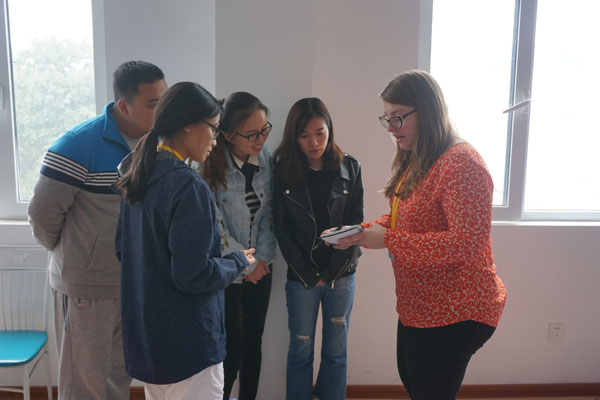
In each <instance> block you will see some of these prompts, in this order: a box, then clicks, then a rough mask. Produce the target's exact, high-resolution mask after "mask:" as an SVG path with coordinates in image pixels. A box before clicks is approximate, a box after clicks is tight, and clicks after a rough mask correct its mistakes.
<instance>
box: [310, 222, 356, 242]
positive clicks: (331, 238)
mask: <svg viewBox="0 0 600 400" xmlns="http://www.w3.org/2000/svg"><path fill="white" fill-rule="evenodd" d="M364 230H365V229H364V228H363V227H362V226H361V225H352V226H346V227H343V228H340V229H337V230H335V231H333V232H328V233H324V234H321V239H323V240H324V241H325V242H327V243H332V244H336V243H337V242H338V239H341V238H344V237H346V236H352V235H355V234H357V233H360V232H362V231H364Z"/></svg>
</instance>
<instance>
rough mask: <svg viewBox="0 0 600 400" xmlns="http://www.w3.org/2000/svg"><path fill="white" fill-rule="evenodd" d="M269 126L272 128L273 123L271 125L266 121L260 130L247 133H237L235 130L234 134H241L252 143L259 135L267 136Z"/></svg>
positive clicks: (269, 131) (269, 130) (269, 129)
mask: <svg viewBox="0 0 600 400" xmlns="http://www.w3.org/2000/svg"><path fill="white" fill-rule="evenodd" d="M271 128H273V125H271V123H270V122H268V121H267V124H266V125H265V127H264V128H262V129H261V130H260V131H257V132H251V133H249V134H247V135H242V134H241V133H237V132H236V133H235V134H236V135H238V136H241V137H243V138H245V139H246V140H248V141H249V142H250V143H254V142H256V141H257V140H258V138H259V137H261V136H262V137H264V138H265V139H266V138H267V136H269V133H271Z"/></svg>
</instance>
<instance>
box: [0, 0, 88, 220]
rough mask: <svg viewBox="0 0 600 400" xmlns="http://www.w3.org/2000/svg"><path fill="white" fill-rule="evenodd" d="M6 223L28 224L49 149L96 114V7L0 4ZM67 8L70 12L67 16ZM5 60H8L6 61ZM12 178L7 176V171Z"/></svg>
mask: <svg viewBox="0 0 600 400" xmlns="http://www.w3.org/2000/svg"><path fill="white" fill-rule="evenodd" d="M0 7H2V9H1V10H0V11H1V13H0V18H1V21H0V24H1V26H2V27H6V29H2V32H1V33H0V51H1V52H2V54H3V57H2V60H3V61H4V60H6V62H3V63H2V64H3V65H1V66H0V101H1V104H0V128H1V132H2V133H0V135H1V137H2V139H3V142H4V143H10V144H11V145H7V146H3V147H4V148H3V149H2V150H0V157H2V159H3V160H4V161H3V162H2V163H3V164H2V167H4V168H3V171H14V174H9V175H10V176H9V178H10V179H8V182H7V180H6V179H4V185H6V188H7V189H8V190H5V188H4V187H3V193H2V197H1V198H0V206H1V207H2V211H1V212H0V217H3V218H22V217H23V216H25V214H26V213H25V207H26V203H27V201H28V200H29V198H30V197H31V194H32V192H33V186H34V184H35V182H36V180H37V177H38V174H39V170H40V166H41V162H42V159H43V157H44V154H45V151H46V149H47V148H48V146H49V145H50V144H52V142H54V140H56V138H57V137H58V136H60V135H61V134H62V133H64V132H65V131H67V130H68V129H69V128H71V127H73V126H75V125H76V124H78V123H80V122H82V121H84V120H86V119H88V118H90V117H92V116H93V115H95V114H96V104H95V103H96V102H95V91H94V85H95V82H94V52H93V29H92V4H91V1H82V0H57V1H52V2H48V1H46V0H0ZM65 10H68V12H66V11H65ZM4 55H6V58H5V57H4ZM5 173H6V172H5Z"/></svg>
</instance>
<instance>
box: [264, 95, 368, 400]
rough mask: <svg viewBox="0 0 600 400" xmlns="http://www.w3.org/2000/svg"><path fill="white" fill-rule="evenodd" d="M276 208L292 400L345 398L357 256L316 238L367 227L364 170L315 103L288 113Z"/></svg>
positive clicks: (302, 104)
mask: <svg viewBox="0 0 600 400" xmlns="http://www.w3.org/2000/svg"><path fill="white" fill-rule="evenodd" d="M273 158H274V159H275V179H274V195H273V209H274V212H273V214H274V219H275V232H276V234H277V240H278V242H279V248H280V249H281V254H283V257H284V258H285V261H286V262H287V264H288V272H287V279H288V280H287V283H286V285H285V293H286V304H287V309H288V326H289V330H290V346H289V351H288V358H287V381H286V382H287V388H286V399H287V400H310V399H312V398H313V395H315V396H317V397H318V398H319V399H323V400H343V399H345V398H346V361H347V354H346V348H347V338H348V326H349V323H350V311H351V310H352V303H353V299H354V272H355V271H356V265H357V262H358V257H359V255H360V249H359V247H358V246H351V247H349V248H347V249H345V250H341V251H339V250H334V249H333V248H332V247H329V246H325V245H324V242H323V241H322V240H320V239H319V234H320V233H321V232H323V231H324V230H325V229H328V228H329V227H332V226H342V225H354V224H358V223H360V222H362V220H363V185H362V178H361V169H360V164H359V163H358V161H356V159H355V158H353V157H352V156H350V155H348V154H346V153H343V152H342V151H341V150H340V148H339V147H338V146H337V145H336V144H335V141H334V139H333V125H332V123H331V116H330V115H329V111H328V110H327V107H326V106H325V104H323V102H322V101H321V100H319V99H317V98H314V97H312V98H305V99H301V100H299V101H297V102H296V103H295V104H294V105H293V106H292V108H291V110H290V112H289V114H288V117H287V121H286V124H285V129H284V132H283V140H282V141H281V144H280V145H279V147H278V148H277V150H275V153H274V154H273ZM319 306H320V307H321V308H322V313H323V341H322V345H321V365H320V367H319V373H318V376H317V382H316V384H315V386H314V392H313V355H314V338H315V326H316V321H317V315H318V313H319Z"/></svg>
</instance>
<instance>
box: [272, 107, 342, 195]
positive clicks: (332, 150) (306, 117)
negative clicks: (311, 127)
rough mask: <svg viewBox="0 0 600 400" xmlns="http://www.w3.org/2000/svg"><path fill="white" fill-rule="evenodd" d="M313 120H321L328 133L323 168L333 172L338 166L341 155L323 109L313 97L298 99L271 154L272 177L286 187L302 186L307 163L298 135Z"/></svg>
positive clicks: (326, 111) (324, 108) (328, 117)
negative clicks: (273, 164) (272, 162)
mask: <svg viewBox="0 0 600 400" xmlns="http://www.w3.org/2000/svg"><path fill="white" fill-rule="evenodd" d="M313 118H323V120H324V121H325V124H327V129H328V130H329V138H328V139H327V147H326V148H325V153H323V169H324V170H326V171H334V170H336V169H338V168H340V166H341V165H342V161H343V160H344V152H342V150H341V149H340V148H339V147H338V145H337V144H336V143H335V140H334V134H333V123H332V122H331V114H330V113H329V110H328V109H327V106H326V105H325V103H323V101H322V100H321V99H319V98H317V97H306V98H304V99H300V100H298V101H297V102H296V103H294V105H293V106H292V108H291V109H290V112H289V113H288V116H287V120H286V122H285V128H284V129H283V139H281V143H280V144H279V147H277V149H276V150H275V151H274V152H273V159H274V160H275V162H276V164H277V167H276V168H275V175H276V177H277V178H278V179H279V181H281V182H285V184H286V185H290V186H298V185H300V184H302V183H304V172H303V171H304V168H305V166H306V165H307V161H306V156H305V155H304V154H303V153H302V150H300V146H298V136H300V134H301V133H302V132H303V131H304V129H306V126H307V125H308V123H309V122H310V121H311V120H312V119H313Z"/></svg>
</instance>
